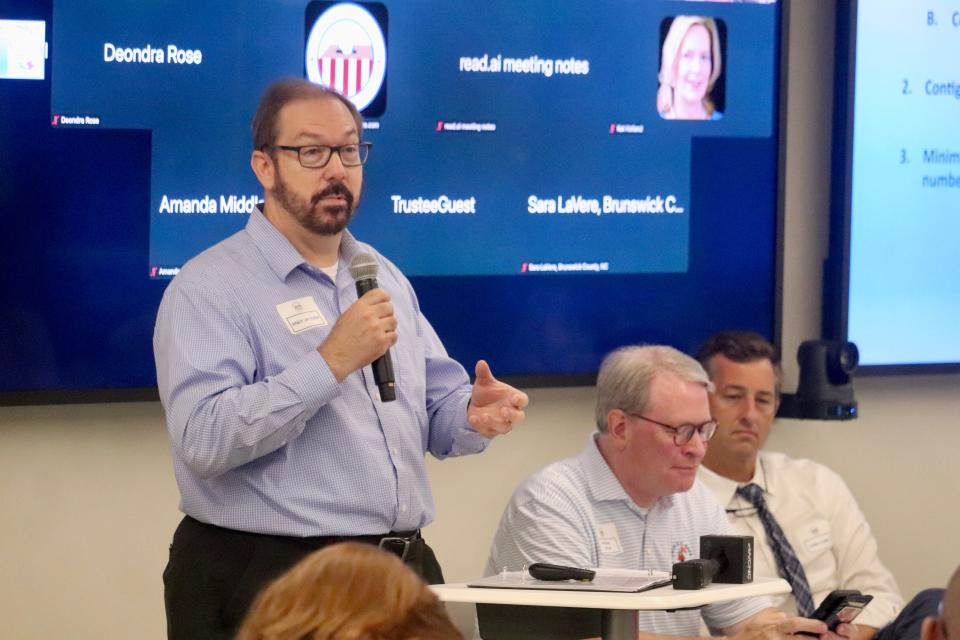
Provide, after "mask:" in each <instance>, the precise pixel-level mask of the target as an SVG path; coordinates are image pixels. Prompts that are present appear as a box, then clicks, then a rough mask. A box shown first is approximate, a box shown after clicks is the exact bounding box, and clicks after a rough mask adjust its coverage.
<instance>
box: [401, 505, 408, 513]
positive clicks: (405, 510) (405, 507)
mask: <svg viewBox="0 0 960 640" xmlns="http://www.w3.org/2000/svg"><path fill="white" fill-rule="evenodd" d="M400 511H401V512H402V513H406V512H407V505H405V504H402V505H400Z"/></svg>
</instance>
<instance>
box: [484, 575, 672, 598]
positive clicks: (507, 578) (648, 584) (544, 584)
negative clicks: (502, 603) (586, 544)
mask: <svg viewBox="0 0 960 640" xmlns="http://www.w3.org/2000/svg"><path fill="white" fill-rule="evenodd" d="M593 571H596V572H597V575H596V576H595V577H594V579H593V580H591V581H589V582H586V581H580V580H537V579H535V578H532V577H530V573H529V572H527V571H504V572H501V573H498V574H496V575H492V576H487V577H486V578H481V579H479V580H474V581H473V582H468V583H467V586H468V587H480V588H485V589H547V590H554V591H614V592H619V593H639V592H641V591H647V590H648V589H656V588H657V587H663V586H666V585H669V584H670V582H671V580H670V574H669V573H666V572H664V571H646V570H638V569H593Z"/></svg>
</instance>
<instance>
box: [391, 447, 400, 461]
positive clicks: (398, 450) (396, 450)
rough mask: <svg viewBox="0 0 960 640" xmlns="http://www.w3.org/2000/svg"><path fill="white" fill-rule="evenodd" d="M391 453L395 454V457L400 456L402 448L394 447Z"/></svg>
mask: <svg viewBox="0 0 960 640" xmlns="http://www.w3.org/2000/svg"><path fill="white" fill-rule="evenodd" d="M390 453H391V454H393V457H394V458H397V457H399V456H400V449H397V448H396V447H394V448H393V449H390Z"/></svg>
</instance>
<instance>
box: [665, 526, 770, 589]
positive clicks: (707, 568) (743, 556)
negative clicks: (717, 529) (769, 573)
mask: <svg viewBox="0 0 960 640" xmlns="http://www.w3.org/2000/svg"><path fill="white" fill-rule="evenodd" d="M671 577H672V578H673V588H674V589H684V590H693V589H702V588H704V587H706V586H707V585H709V584H710V583H711V582H718V583H726V584H743V583H746V582H753V536H701V537H700V558H696V559H693V560H685V561H683V562H677V563H675V564H674V565H673V572H672V576H671Z"/></svg>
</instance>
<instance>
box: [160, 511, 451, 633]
mask: <svg viewBox="0 0 960 640" xmlns="http://www.w3.org/2000/svg"><path fill="white" fill-rule="evenodd" d="M391 535H393V534H388V536H391ZM381 537H383V536H358V537H343V538H291V537H286V536H272V535H264V534H258V533H247V532H244V531H234V530H232V529H224V528H222V527H217V526H214V525H211V524H205V523H203V522H200V521H198V520H194V519H193V518H191V517H190V516H187V517H185V518H184V519H183V521H182V522H181V523H180V526H178V527H177V530H176V532H175V533H174V534H173V544H171V545H170V559H169V561H168V562H167V568H166V569H165V570H164V572H163V586H164V604H165V605H166V611H167V637H168V638H169V639H170V640H232V638H233V637H234V636H235V635H236V632H237V630H238V629H239V627H240V624H241V623H242V622H243V619H244V616H246V613H247V610H248V609H249V608H250V605H251V603H252V602H253V599H254V598H255V597H256V596H257V594H258V593H260V591H261V590H262V589H263V588H264V587H265V586H266V585H267V584H268V583H269V582H270V581H272V580H273V579H274V578H276V577H278V576H280V575H281V574H282V573H284V572H285V571H286V570H287V569H289V568H290V567H292V566H293V565H294V564H296V563H297V562H298V561H300V560H301V559H302V558H304V557H305V556H307V555H309V554H311V553H312V552H314V551H316V550H317V549H321V548H323V547H325V546H328V545H331V544H335V543H337V542H346V541H354V542H366V543H369V544H378V543H379V541H380V538H381ZM416 538H417V539H416V540H414V541H413V542H411V543H410V544H409V546H408V547H407V549H406V557H405V558H404V562H405V563H406V564H407V566H409V567H410V568H411V569H413V570H414V571H415V572H416V573H418V574H419V575H420V576H421V577H423V579H424V580H425V581H426V582H428V583H429V584H442V583H443V573H442V572H441V570H440V564H439V563H438V562H437V558H436V556H435V555H434V553H433V550H432V549H430V547H428V546H427V544H426V542H425V541H424V540H423V539H422V538H420V537H419V535H417V536H416ZM404 546H406V545H403V544H399V545H397V544H392V545H385V547H384V548H387V549H390V550H394V551H396V552H398V553H399V551H400V550H402V548H403V547H404Z"/></svg>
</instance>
